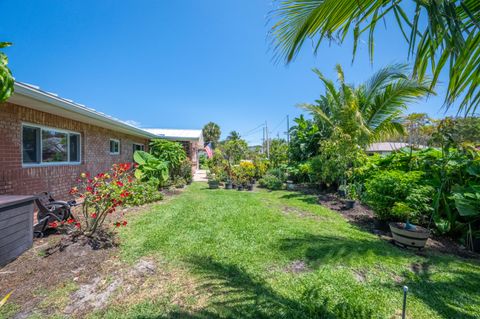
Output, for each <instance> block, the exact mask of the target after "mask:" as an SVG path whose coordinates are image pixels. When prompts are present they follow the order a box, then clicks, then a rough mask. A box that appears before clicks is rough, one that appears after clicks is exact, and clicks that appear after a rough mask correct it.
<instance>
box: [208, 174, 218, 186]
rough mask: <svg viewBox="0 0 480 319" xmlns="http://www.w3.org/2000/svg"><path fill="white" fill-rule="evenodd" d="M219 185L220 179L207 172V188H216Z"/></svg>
mask: <svg viewBox="0 0 480 319" xmlns="http://www.w3.org/2000/svg"><path fill="white" fill-rule="evenodd" d="M219 185H220V181H219V180H218V178H217V176H216V175H215V174H209V176H208V188H210V189H217V188H218V187H219Z"/></svg>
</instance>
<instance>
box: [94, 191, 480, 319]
mask: <svg viewBox="0 0 480 319" xmlns="http://www.w3.org/2000/svg"><path fill="white" fill-rule="evenodd" d="M121 237H122V248H121V255H122V258H123V259H124V260H125V261H127V262H131V263H134V262H135V261H137V260H138V259H140V258H142V257H144V256H152V257H153V258H157V259H158V260H161V261H162V262H164V263H168V265H169V267H178V268H179V269H183V270H185V272H186V273H188V275H189V276H192V277H194V278H195V280H196V281H197V282H198V287H197V292H198V294H197V295H195V294H193V293H192V296H191V298H190V299H189V302H188V303H186V304H179V303H175V302H172V300H171V299H168V298H167V299H165V298H163V299H162V298H144V299H139V300H138V303H137V304H136V305H134V306H132V307H130V306H129V307H128V308H122V307H121V306H119V305H116V306H112V307H110V308H108V309H107V310H104V311H101V312H99V313H96V314H95V316H99V317H106V318H122V317H124V318H135V317H136V318H227V317H228V318H392V317H395V316H398V314H399V312H400V309H401V303H402V286H403V285H407V286H408V287H409V288H410V293H409V297H408V316H409V318H466V319H469V318H480V316H479V314H480V289H479V284H480V264H479V263H478V262H475V261H469V260H464V259H460V258H458V257H454V256H447V255H441V254H434V253H432V252H427V253H426V255H425V256H421V255H417V254H415V253H414V252H410V251H406V250H403V249H400V248H397V247H395V246H393V245H391V244H389V243H387V242H385V241H382V240H380V239H378V238H377V237H376V236H375V235H373V234H370V233H367V232H364V231H362V230H360V229H358V228H356V227H355V226H353V225H351V224H349V223H348V222H347V221H346V220H345V219H344V218H343V217H341V216H340V215H339V214H338V213H335V212H332V211H330V210H328V209H326V208H323V207H321V206H319V205H318V204H316V199H315V198H314V197H313V196H309V195H302V194H298V193H292V192H285V191H276V192H267V191H259V192H238V191H234V190H230V191H226V190H209V189H207V188H206V184H203V183H195V184H193V185H192V186H190V187H189V188H188V189H187V190H186V191H185V192H184V193H183V194H182V195H180V196H178V197H177V198H174V199H173V200H171V201H170V202H168V203H164V204H160V205H157V206H154V207H153V208H152V209H151V210H150V211H148V212H145V213H141V214H137V215H135V216H132V217H131V218H130V224H129V227H126V228H125V229H123V230H122V233H121ZM292 265H300V268H299V269H297V271H292V269H293V266H292ZM199 295H202V296H208V301H207V302H205V303H204V304H202V305H201V306H197V307H195V306H192V305H195V303H196V302H197V301H198V299H199Z"/></svg>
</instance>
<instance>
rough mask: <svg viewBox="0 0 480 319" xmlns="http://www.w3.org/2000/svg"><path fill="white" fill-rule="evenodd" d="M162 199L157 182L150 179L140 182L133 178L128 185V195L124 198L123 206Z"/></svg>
mask: <svg viewBox="0 0 480 319" xmlns="http://www.w3.org/2000/svg"><path fill="white" fill-rule="evenodd" d="M162 199H163V194H162V193H161V192H160V191H159V190H158V182H157V181H156V180H155V179H151V180H148V181H145V182H142V181H140V180H138V179H134V180H133V182H132V183H131V185H130V196H129V197H128V198H126V199H125V201H124V203H125V206H139V205H144V204H148V203H152V202H156V201H159V200H162Z"/></svg>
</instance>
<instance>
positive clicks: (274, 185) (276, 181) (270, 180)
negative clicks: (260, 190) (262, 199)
mask: <svg viewBox="0 0 480 319" xmlns="http://www.w3.org/2000/svg"><path fill="white" fill-rule="evenodd" d="M258 184H259V185H260V187H264V188H267V189H271V190H278V189H282V187H283V181H282V180H281V179H280V178H278V177H277V176H275V175H270V174H267V175H265V176H264V177H263V178H261V179H260V180H259V181H258Z"/></svg>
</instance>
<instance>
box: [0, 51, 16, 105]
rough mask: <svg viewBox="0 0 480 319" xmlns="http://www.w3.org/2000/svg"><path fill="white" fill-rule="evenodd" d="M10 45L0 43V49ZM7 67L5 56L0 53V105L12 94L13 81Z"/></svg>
mask: <svg viewBox="0 0 480 319" xmlns="http://www.w3.org/2000/svg"><path fill="white" fill-rule="evenodd" d="M10 45H11V43H9V42H0V49H3V48H6V47H9V46H10ZM7 65H8V57H7V55H6V54H5V53H3V52H0V103H2V102H4V101H6V100H7V99H8V98H9V97H10V95H12V93H13V84H14V82H15V80H14V78H13V75H12V72H11V71H10V69H9V68H8V66H7Z"/></svg>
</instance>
